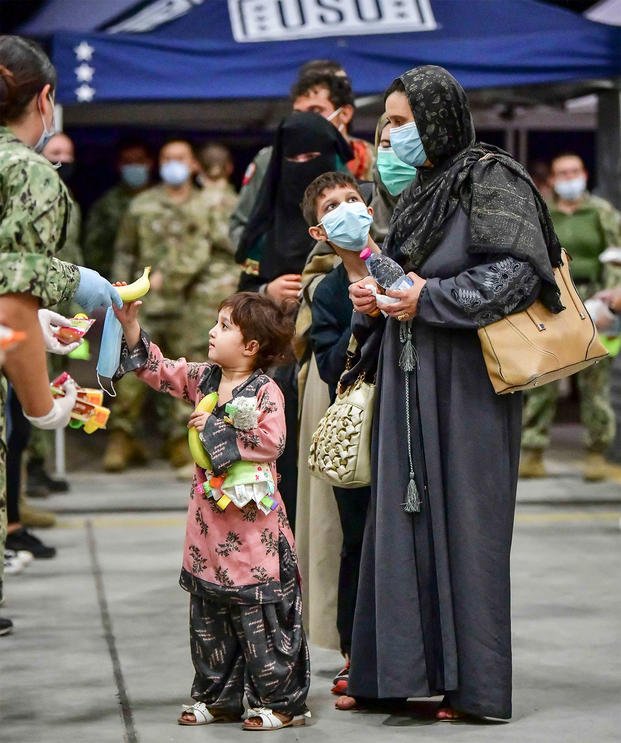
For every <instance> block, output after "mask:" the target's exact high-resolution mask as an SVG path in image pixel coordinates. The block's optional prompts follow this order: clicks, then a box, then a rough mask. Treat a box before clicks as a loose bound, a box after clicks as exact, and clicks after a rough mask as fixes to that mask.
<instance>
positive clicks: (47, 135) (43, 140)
mask: <svg viewBox="0 0 621 743" xmlns="http://www.w3.org/2000/svg"><path fill="white" fill-rule="evenodd" d="M49 101H50V105H51V106H52V107H53V106H54V102H53V101H52V99H51V98H50V99H49ZM37 106H38V103H37ZM39 116H40V117H41V121H42V123H43V131H42V132H41V136H40V137H39V139H38V140H37V143H36V144H35V146H34V147H33V149H34V151H35V152H43V148H44V147H45V145H46V144H47V143H48V142H49V141H50V139H52V137H53V136H54V135H55V134H56V125H55V122H54V118H53V117H52V126H51V127H50V128H49V129H48V128H47V124H46V123H45V118H44V116H43V111H41V109H40V108H39Z"/></svg>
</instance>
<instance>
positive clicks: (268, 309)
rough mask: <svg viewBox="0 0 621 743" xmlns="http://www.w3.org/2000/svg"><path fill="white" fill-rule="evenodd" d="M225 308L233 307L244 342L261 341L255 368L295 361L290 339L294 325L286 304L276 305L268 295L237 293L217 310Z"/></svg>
mask: <svg viewBox="0 0 621 743" xmlns="http://www.w3.org/2000/svg"><path fill="white" fill-rule="evenodd" d="M224 308H226V309H230V310H231V322H233V323H235V325H237V327H238V328H239V329H240V331H241V334H242V338H243V339H244V343H250V341H253V340H255V341H257V342H258V344H259V351H258V353H257V355H256V356H255V359H254V368H255V369H267V368H268V367H269V366H275V365H280V364H287V363H289V362H290V361H292V360H293V351H292V348H291V341H292V339H293V335H294V333H295V324H294V321H293V315H292V313H291V312H289V310H288V308H287V306H286V305H280V304H277V303H276V302H275V301H274V300H273V299H272V298H271V297H268V296H267V295H266V294H258V293H257V292H237V294H232V295H231V296H230V297H227V298H226V299H225V300H223V301H222V302H221V303H220V306H219V307H218V312H219V311H220V310H221V309H224Z"/></svg>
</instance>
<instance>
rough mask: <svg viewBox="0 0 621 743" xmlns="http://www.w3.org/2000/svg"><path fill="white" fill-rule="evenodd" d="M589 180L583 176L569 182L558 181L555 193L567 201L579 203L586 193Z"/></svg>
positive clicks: (555, 185)
mask: <svg viewBox="0 0 621 743" xmlns="http://www.w3.org/2000/svg"><path fill="white" fill-rule="evenodd" d="M586 183H587V180H586V178H585V177H584V176H583V175H578V176H576V177H575V178H571V179H570V180H568V181H557V182H556V183H555V184H554V191H555V193H556V195H557V196H559V197H560V198H561V199H565V201H578V199H579V198H580V197H581V196H582V195H583V194H584V192H585V191H586Z"/></svg>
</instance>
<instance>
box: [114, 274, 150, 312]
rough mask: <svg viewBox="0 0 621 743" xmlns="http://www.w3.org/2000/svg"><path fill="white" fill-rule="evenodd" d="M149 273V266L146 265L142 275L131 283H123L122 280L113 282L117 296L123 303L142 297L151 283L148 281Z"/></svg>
mask: <svg viewBox="0 0 621 743" xmlns="http://www.w3.org/2000/svg"><path fill="white" fill-rule="evenodd" d="M150 273H151V266H146V267H145V269H144V271H143V272H142V276H141V277H140V278H139V279H136V281H134V282H132V283H131V284H125V283H122V282H117V283H116V284H115V286H116V288H117V291H118V293H119V297H121V299H122V300H123V303H124V304H125V303H127V302H135V301H136V300H137V299H140V297H144V295H145V294H146V293H147V292H148V291H149V289H150V288H151V283H150V281H149V274H150ZM119 284H120V285H119Z"/></svg>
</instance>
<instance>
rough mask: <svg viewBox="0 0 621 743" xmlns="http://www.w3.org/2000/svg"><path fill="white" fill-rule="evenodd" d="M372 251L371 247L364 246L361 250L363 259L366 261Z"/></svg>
mask: <svg viewBox="0 0 621 743" xmlns="http://www.w3.org/2000/svg"><path fill="white" fill-rule="evenodd" d="M372 252H373V251H372V250H371V248H369V247H366V248H363V249H362V250H361V251H360V257H361V258H362V260H363V261H366V259H367V258H368V257H369V256H370V255H371V253H372Z"/></svg>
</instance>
